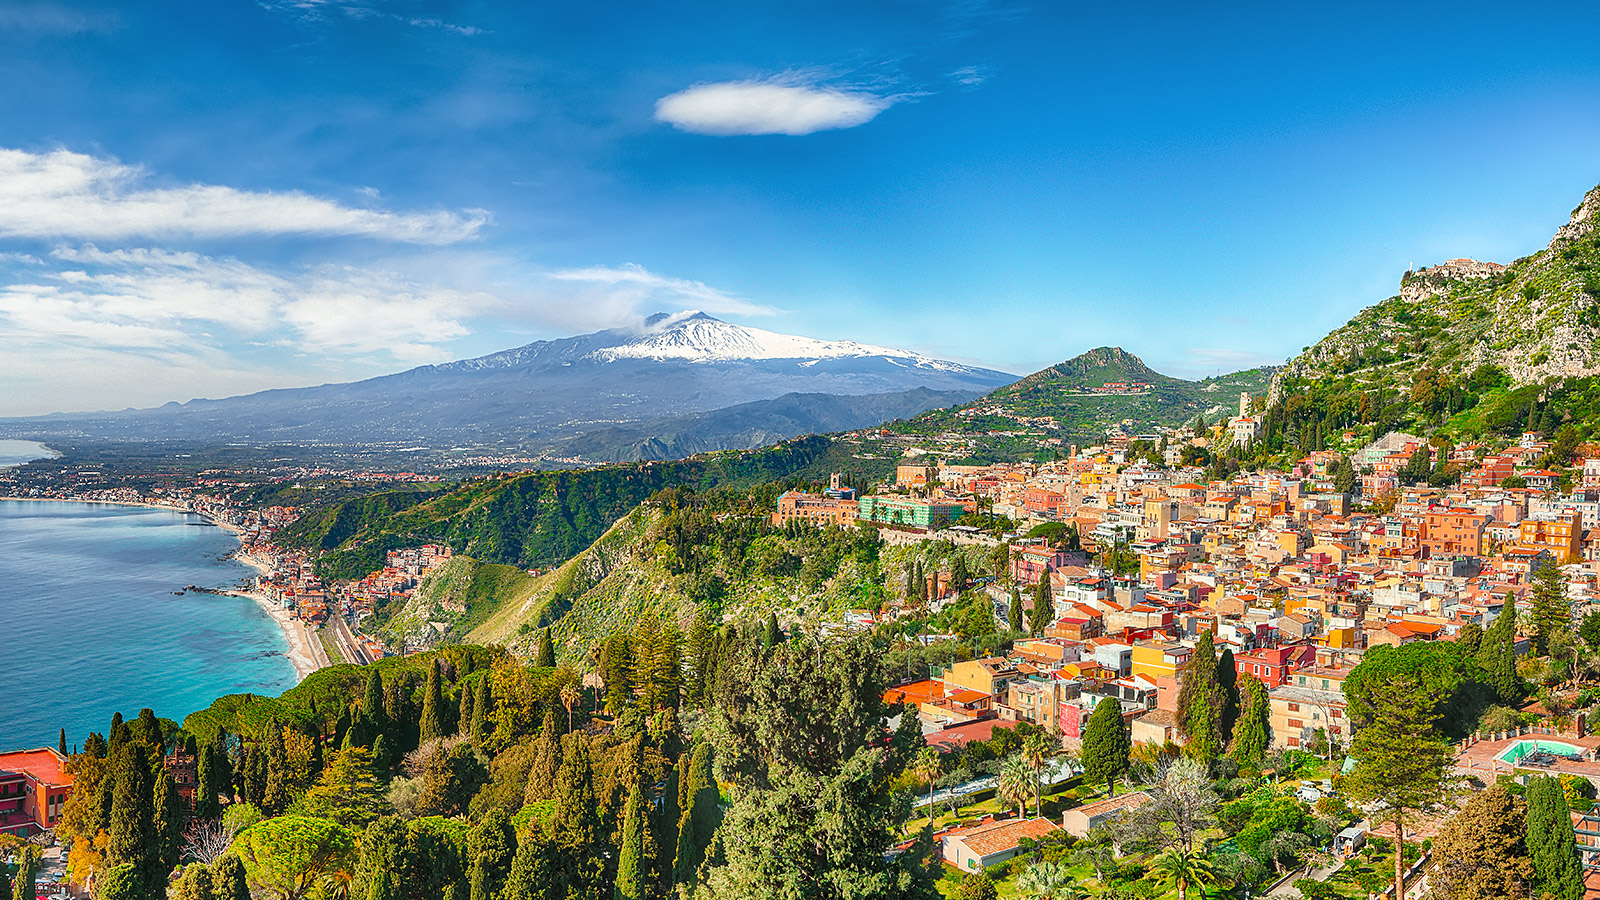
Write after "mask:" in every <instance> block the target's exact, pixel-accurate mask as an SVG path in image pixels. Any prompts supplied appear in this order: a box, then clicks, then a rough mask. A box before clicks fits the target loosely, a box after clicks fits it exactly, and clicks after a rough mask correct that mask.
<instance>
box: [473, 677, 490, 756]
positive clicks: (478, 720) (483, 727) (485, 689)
mask: <svg viewBox="0 0 1600 900" xmlns="http://www.w3.org/2000/svg"><path fill="white" fill-rule="evenodd" d="M489 712H490V710H489V677H488V676H487V675H485V676H484V677H482V678H479V679H478V698H477V699H476V700H474V701H472V741H473V743H477V744H481V743H483V741H484V739H485V738H487V737H488V736H489Z"/></svg>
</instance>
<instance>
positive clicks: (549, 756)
mask: <svg viewBox="0 0 1600 900" xmlns="http://www.w3.org/2000/svg"><path fill="white" fill-rule="evenodd" d="M561 762H562V752H561V719H560V717H559V716H557V715H556V705H555V704H554V703H550V704H547V705H546V706H545V708H544V725H543V727H541V728H540V729H539V736H538V737H537V738H536V739H534V742H533V765H532V766H531V767H530V768H529V769H528V787H527V791H526V793H525V794H524V795H523V799H524V800H525V801H526V802H528V803H532V802H534V801H535V800H546V799H549V798H550V797H551V796H552V793H551V792H552V791H553V790H554V789H555V785H556V776H557V775H559V774H560V773H561Z"/></svg>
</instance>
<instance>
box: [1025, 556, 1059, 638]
mask: <svg viewBox="0 0 1600 900" xmlns="http://www.w3.org/2000/svg"><path fill="white" fill-rule="evenodd" d="M1053 606H1054V604H1053V602H1052V601H1051V599H1050V573H1049V572H1048V571H1044V572H1040V573H1039V581H1038V582H1037V583H1036V584H1034V586H1033V615H1032V616H1031V617H1030V621H1029V622H1028V630H1029V631H1030V632H1032V633H1033V636H1034V637H1038V636H1040V635H1042V634H1044V632H1045V629H1047V628H1049V627H1050V625H1051V623H1053V622H1054V621H1055V619H1056V616H1055V609H1054V608H1053Z"/></svg>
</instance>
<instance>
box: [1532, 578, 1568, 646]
mask: <svg viewBox="0 0 1600 900" xmlns="http://www.w3.org/2000/svg"><path fill="white" fill-rule="evenodd" d="M1533 628H1534V631H1533V647H1534V653H1535V654H1537V655H1539V656H1545V655H1548V654H1549V653H1550V646H1551V640H1552V639H1553V638H1554V637H1555V636H1556V634H1557V633H1558V632H1562V631H1571V629H1572V606H1571V604H1570V603H1569V602H1568V601H1567V584H1566V579H1565V578H1564V577H1562V575H1561V567H1560V566H1559V565H1557V564H1556V563H1554V562H1546V563H1545V564H1544V565H1542V566H1540V567H1539V568H1538V569H1536V570H1534V573H1533Z"/></svg>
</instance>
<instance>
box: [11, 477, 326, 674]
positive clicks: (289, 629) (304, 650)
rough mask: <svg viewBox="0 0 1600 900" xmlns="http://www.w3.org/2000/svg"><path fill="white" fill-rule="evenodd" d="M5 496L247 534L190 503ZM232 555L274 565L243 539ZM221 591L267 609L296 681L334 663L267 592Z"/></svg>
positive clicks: (261, 568) (261, 567)
mask: <svg viewBox="0 0 1600 900" xmlns="http://www.w3.org/2000/svg"><path fill="white" fill-rule="evenodd" d="M3 500H15V501H19V502H28V503H99V504H103V505H106V506H137V507H143V508H145V509H162V510H166V511H167V512H181V513H190V514H191V515H196V516H199V517H200V518H202V519H204V520H206V521H207V522H210V523H211V524H212V525H215V526H216V527H218V528H222V529H224V530H226V531H229V532H231V533H232V534H233V535H234V536H235V537H237V536H239V535H241V534H243V531H241V530H240V529H239V528H238V527H236V526H234V525H230V524H228V523H227V522H220V521H218V520H216V519H214V518H212V517H211V516H208V515H206V514H205V513H202V512H198V511H196V510H193V509H189V508H187V507H181V506H168V505H166V504H162V503H148V502H145V501H139V500H78V499H73V498H69V497H0V501H3ZM232 558H233V559H235V560H237V561H239V562H240V563H243V564H244V565H246V566H249V567H250V568H252V569H255V570H256V571H257V572H259V573H261V574H262V575H266V574H269V573H270V572H271V571H272V568H271V567H270V566H268V565H267V564H266V563H265V562H263V561H262V560H261V559H259V558H257V557H256V556H253V555H252V554H250V553H248V552H246V551H245V548H244V543H243V542H242V541H241V542H240V544H239V549H238V550H236V551H234V552H233V554H232ZM220 593H222V594H225V595H227V596H229V597H242V598H246V599H249V600H254V601H255V602H256V605H258V606H260V607H261V610H262V612H265V613H266V614H267V616H268V617H269V618H271V619H272V621H273V622H274V623H275V624H276V625H277V626H278V630H279V631H280V632H282V633H283V639H284V642H285V643H286V644H288V651H287V652H286V653H285V654H284V655H285V656H286V657H287V658H288V660H289V664H290V665H292V666H294V675H295V684H299V683H300V682H302V681H305V680H306V676H307V675H310V674H311V673H312V672H315V671H316V670H318V669H321V668H325V667H326V666H329V665H332V663H331V662H330V661H328V659H327V657H326V655H324V654H321V653H319V652H318V651H319V650H320V649H321V647H320V642H319V641H318V640H317V637H316V635H314V634H312V633H311V629H310V626H308V625H306V624H305V623H304V622H301V621H300V620H298V619H296V618H295V617H294V616H292V615H290V614H289V611H288V610H286V609H284V608H283V607H282V606H279V605H278V604H276V603H273V602H272V600H271V599H269V598H268V597H266V596H265V595H263V594H258V593H256V592H254V591H233V590H225V591H221V592H220Z"/></svg>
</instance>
